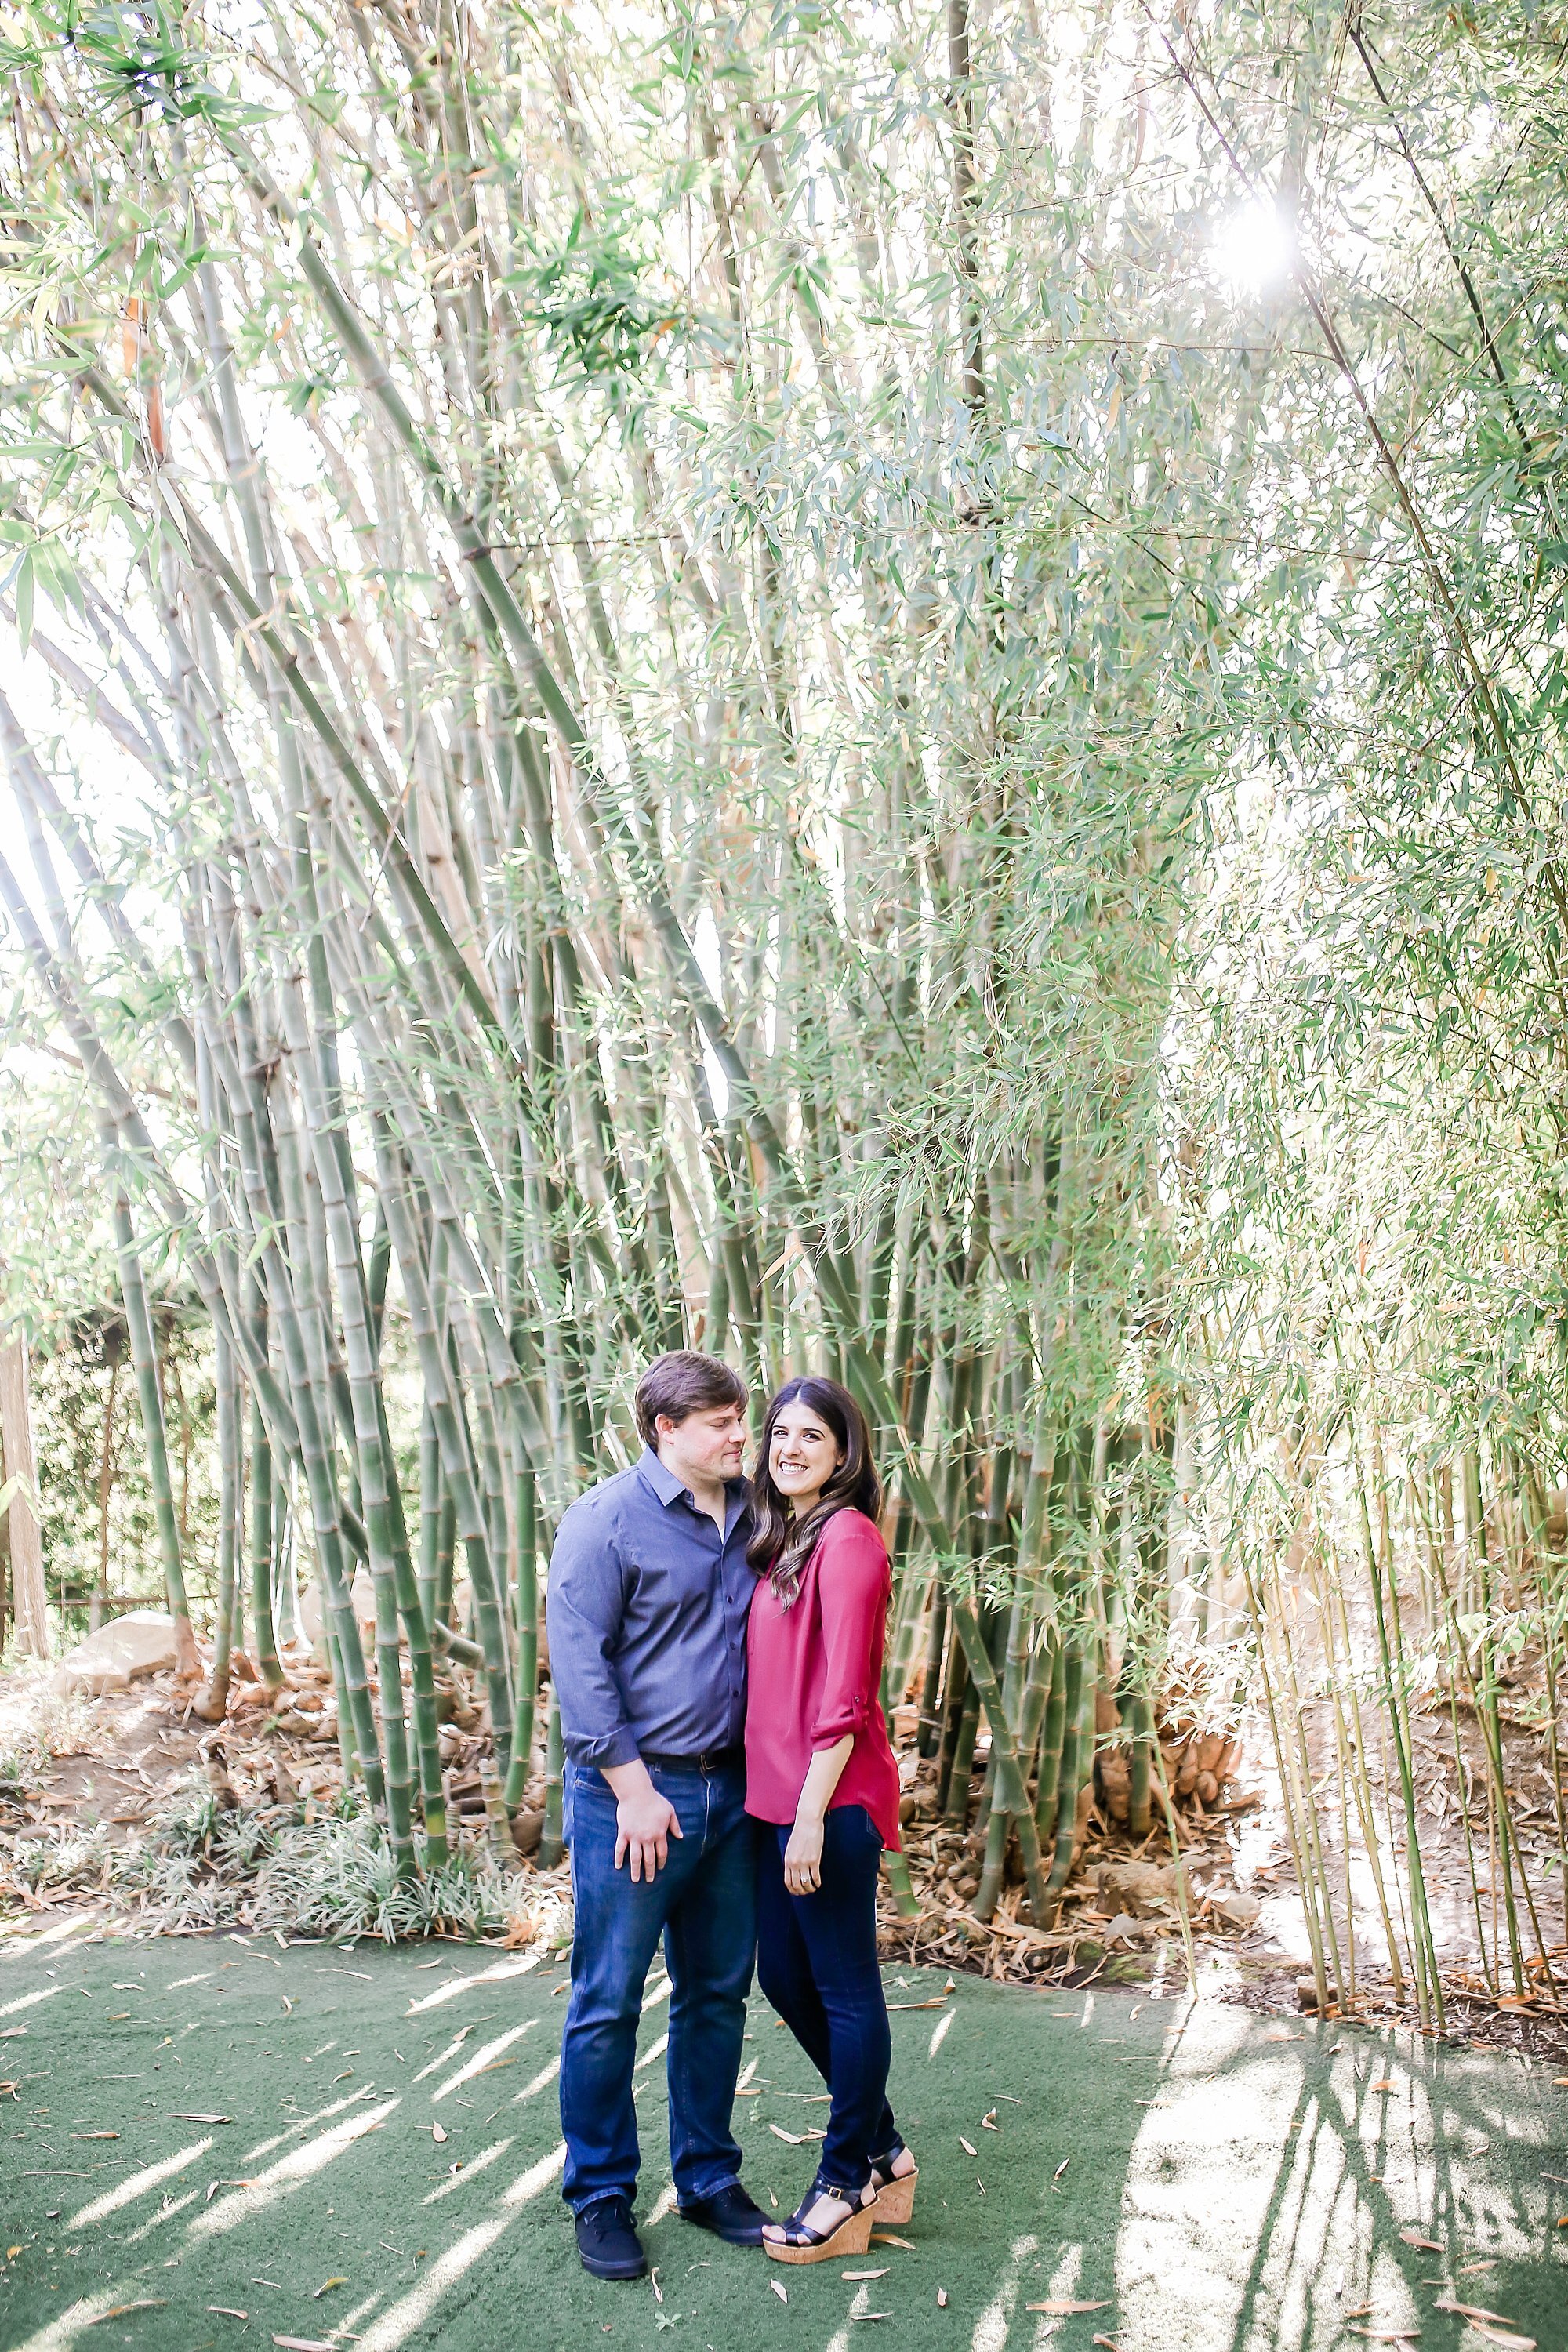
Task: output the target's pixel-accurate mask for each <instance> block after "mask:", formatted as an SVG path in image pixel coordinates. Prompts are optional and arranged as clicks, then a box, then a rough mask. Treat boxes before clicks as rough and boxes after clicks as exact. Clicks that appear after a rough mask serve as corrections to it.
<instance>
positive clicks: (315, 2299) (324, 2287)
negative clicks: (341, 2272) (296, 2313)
mask: <svg viewBox="0 0 1568 2352" xmlns="http://www.w3.org/2000/svg"><path fill="white" fill-rule="evenodd" d="M347 2284H348V2281H347V2279H346V2278H330V2279H323V2280H322V2281H321V2285H320V2286H319V2287H318V2288H317V2289H316V2291H315V2293H314V2294H312V2295H311V2297H310V2301H311V2302H312V2303H320V2301H321V2297H322V2296H323V2295H324V2294H331V2291H332V2289H333V2288H334V2287H335V2286H347Z"/></svg>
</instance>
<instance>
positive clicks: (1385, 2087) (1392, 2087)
mask: <svg viewBox="0 0 1568 2352" xmlns="http://www.w3.org/2000/svg"><path fill="white" fill-rule="evenodd" d="M1366 2087H1367V2089H1368V2090H1369V2091H1397V2090H1398V2088H1399V2085H1398V2084H1397V2083H1394V2082H1391V2081H1390V2080H1389V2078H1388V2076H1387V2075H1386V2074H1385V2075H1384V2078H1383V2080H1382V2082H1381V2083H1369V2084H1367V2086H1366Z"/></svg>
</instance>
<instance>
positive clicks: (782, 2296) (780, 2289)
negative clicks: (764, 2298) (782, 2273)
mask: <svg viewBox="0 0 1568 2352" xmlns="http://www.w3.org/2000/svg"><path fill="white" fill-rule="evenodd" d="M768 2284H769V2285H770V2286H771V2287H772V2289H773V2293H774V2294H776V2295H777V2297H778V2299H779V2301H780V2302H781V2303H787V2302H788V2301H789V2293H788V2290H787V2288H785V2287H784V2285H783V2284H781V2283H780V2281H779V2280H777V2279H770V2280H769V2281H768Z"/></svg>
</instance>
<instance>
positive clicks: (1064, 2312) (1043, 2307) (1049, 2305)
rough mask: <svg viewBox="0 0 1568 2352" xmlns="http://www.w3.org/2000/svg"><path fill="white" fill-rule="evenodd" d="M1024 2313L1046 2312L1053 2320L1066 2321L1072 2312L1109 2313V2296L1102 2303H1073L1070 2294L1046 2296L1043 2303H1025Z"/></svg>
mask: <svg viewBox="0 0 1568 2352" xmlns="http://www.w3.org/2000/svg"><path fill="white" fill-rule="evenodd" d="M1024 2308H1025V2310H1026V2311H1048V2312H1049V2313H1050V2315H1051V2316H1052V2318H1053V2319H1066V2318H1067V2316H1068V2314H1069V2312H1074V2311H1109V2310H1110V2298H1109V2296H1108V2297H1107V2298H1106V2300H1105V2301H1104V2302H1103V2303H1075V2302H1074V2301H1073V2298H1072V2296H1071V2295H1070V2294H1048V2295H1047V2297H1046V2299H1045V2301H1044V2303H1026V2305H1024Z"/></svg>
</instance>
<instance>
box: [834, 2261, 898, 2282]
mask: <svg viewBox="0 0 1568 2352" xmlns="http://www.w3.org/2000/svg"><path fill="white" fill-rule="evenodd" d="M838 2275H839V2277H840V2278H847V2279H874V2278H886V2277H887V2275H888V2272H887V2265H886V2264H885V2263H884V2265H883V2267H882V2268H881V2269H880V2270H879V2271H840V2272H839V2273H838Z"/></svg>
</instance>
